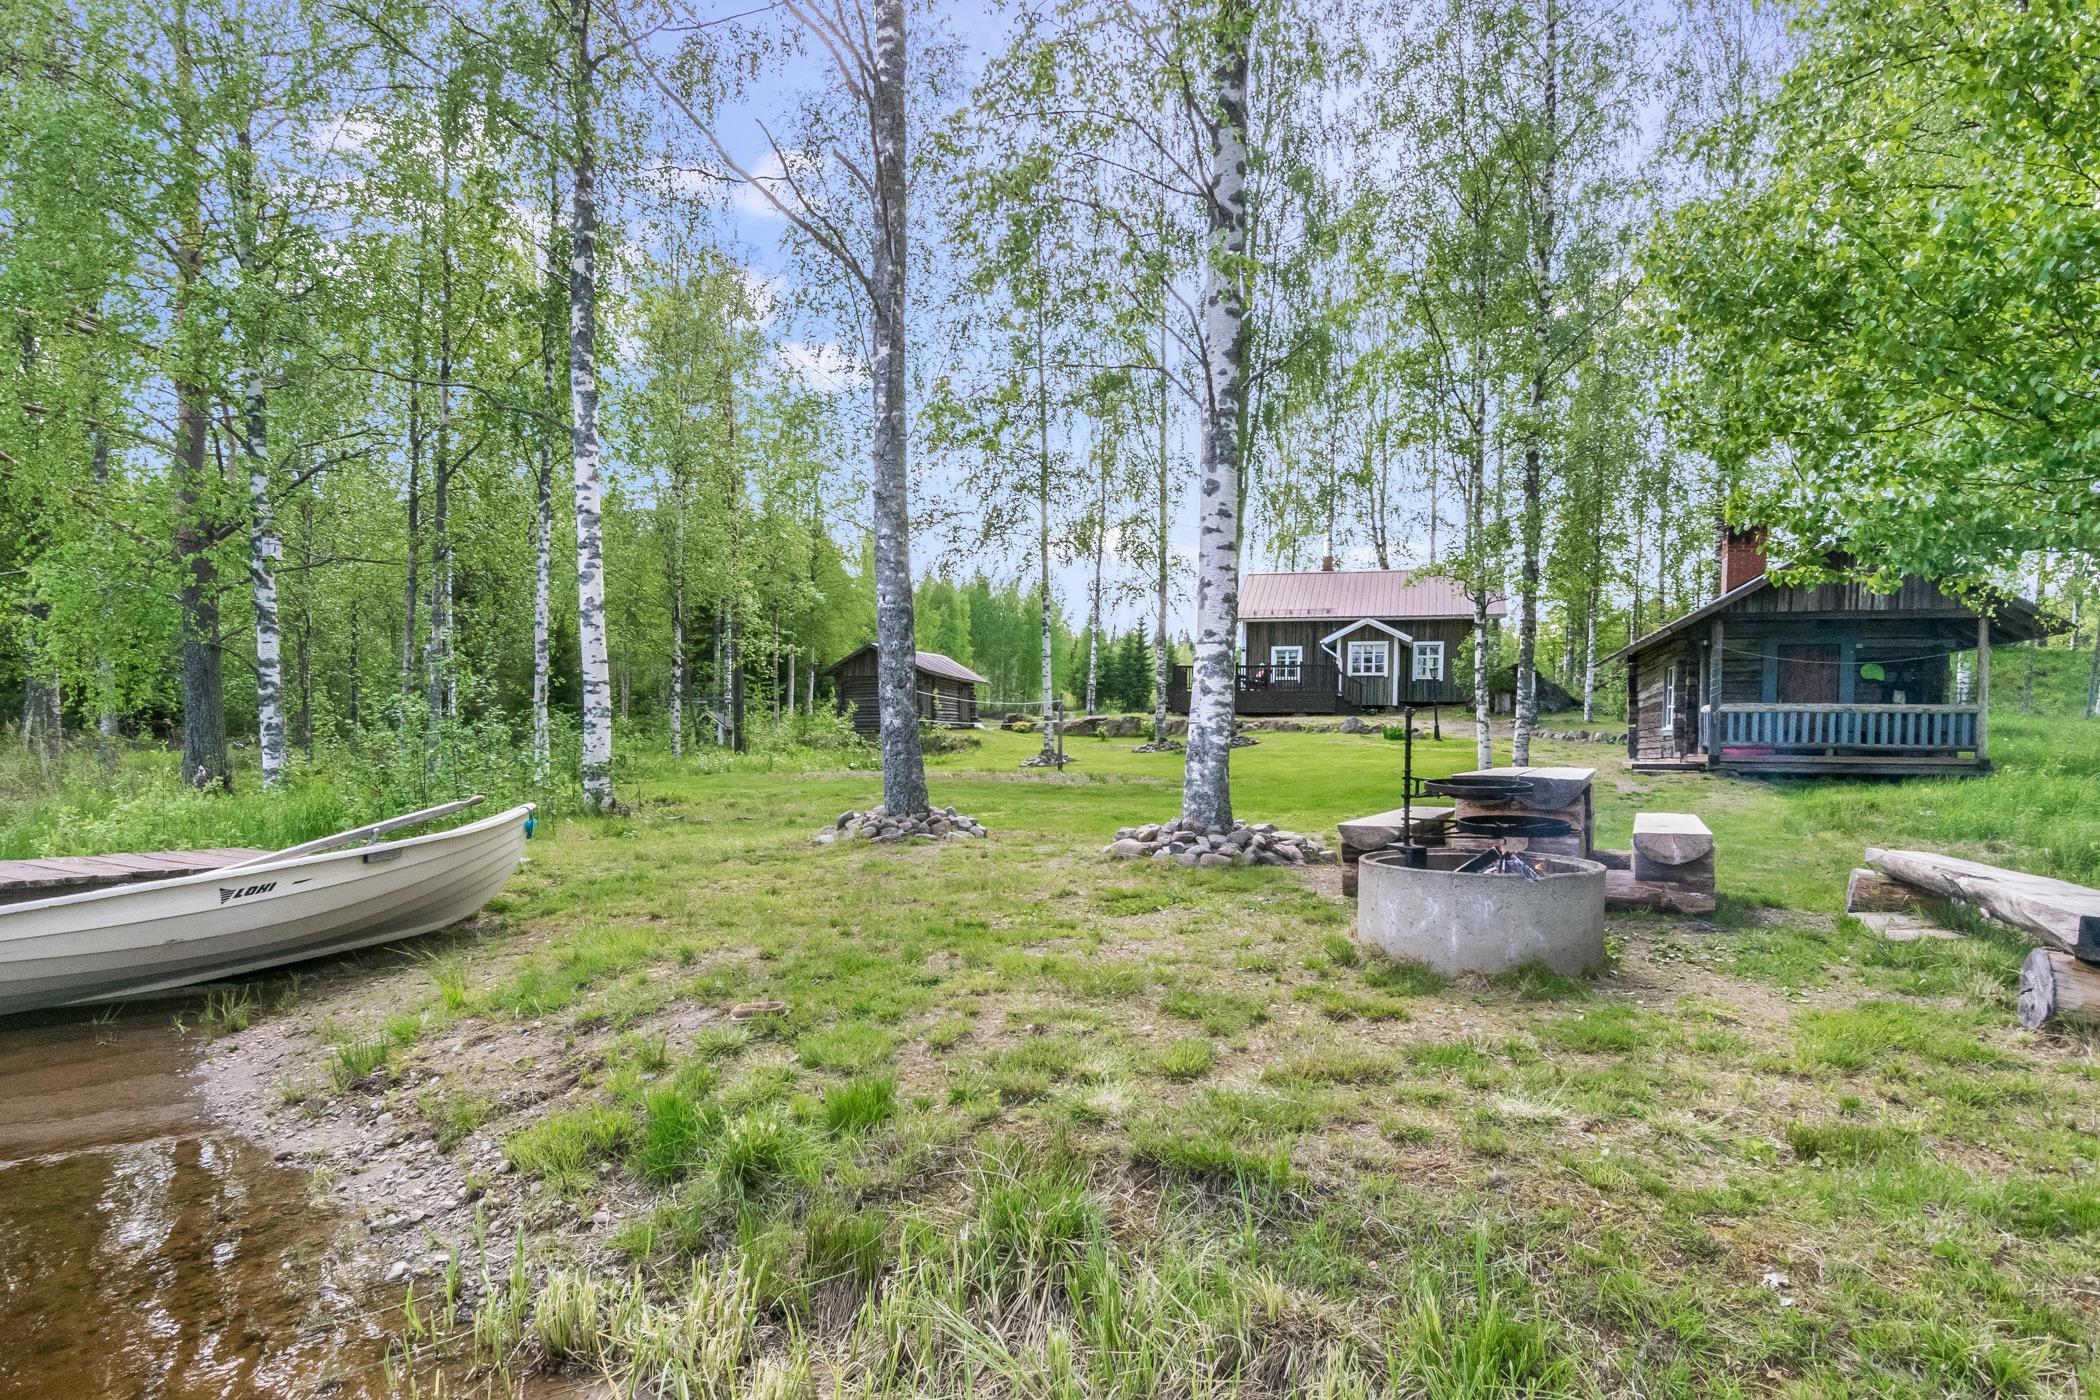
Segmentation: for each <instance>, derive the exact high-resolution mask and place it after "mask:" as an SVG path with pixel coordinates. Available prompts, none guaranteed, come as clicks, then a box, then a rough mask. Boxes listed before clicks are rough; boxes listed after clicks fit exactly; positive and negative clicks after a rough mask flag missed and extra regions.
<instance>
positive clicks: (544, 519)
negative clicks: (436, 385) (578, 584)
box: [532, 161, 562, 783]
mask: <svg viewBox="0 0 2100 1400" xmlns="http://www.w3.org/2000/svg"><path fill="white" fill-rule="evenodd" d="M557 171H558V167H557V166H556V165H555V164H554V163H552V162H551V161H550V162H549V164H548V166H547V258H546V267H545V270H544V277H545V285H544V286H543V287H542V288H541V295H542V296H543V297H544V298H545V303H544V309H543V310H542V313H541V316H540V394H541V397H542V400H543V402H544V403H545V406H546V411H547V416H548V421H547V423H546V424H545V425H543V426H542V429H541V431H540V467H539V479H538V481H537V482H536V483H535V485H536V486H537V488H538V499H537V501H536V502H535V504H534V508H533V515H532V555H533V558H532V780H533V782H534V783H544V782H546V781H547V778H548V776H549V773H550V772H551V766H552V763H553V733H552V725H551V723H550V716H549V714H548V691H549V688H550V685H551V682H552V677H553V672H554V651H553V627H552V623H553V612H554V606H553V605H554V431H555V428H554V425H555V423H556V422H558V421H559V413H560V400H559V399H558V397H557V392H558V391H557V390H556V388H555V383H554V341H555V337H556V336H557V335H558V334H559V333H560V332H559V330H558V329H557V327H558V324H559V323H558V321H557V319H556V310H555V309H556V307H557V306H558V305H559V301H558V300H557V298H558V297H559V295H560V293H559V288H560V286H561V261H560V258H561V254H560V248H561V239H560V231H561V203H562V201H561V181H560V177H559V175H558V173H557Z"/></svg>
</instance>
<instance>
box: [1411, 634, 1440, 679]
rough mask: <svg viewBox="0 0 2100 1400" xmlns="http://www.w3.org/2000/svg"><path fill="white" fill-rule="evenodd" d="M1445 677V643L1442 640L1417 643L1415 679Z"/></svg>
mask: <svg viewBox="0 0 2100 1400" xmlns="http://www.w3.org/2000/svg"><path fill="white" fill-rule="evenodd" d="M1443 678H1444V644H1443V643H1442V642H1416V643H1415V679H1416V680H1418V681H1440V680H1442V679H1443Z"/></svg>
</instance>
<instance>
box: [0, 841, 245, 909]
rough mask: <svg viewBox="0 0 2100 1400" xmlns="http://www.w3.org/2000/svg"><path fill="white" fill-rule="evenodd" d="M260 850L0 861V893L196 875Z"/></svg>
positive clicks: (43, 891) (242, 848)
mask: <svg viewBox="0 0 2100 1400" xmlns="http://www.w3.org/2000/svg"><path fill="white" fill-rule="evenodd" d="M262 854H264V852H263V851H261V850H258V849H256V848H254V847H250V846H220V847H215V848H213V849H211V850H204V851H120V852H116V853H114V854H111V855H102V856H45V857H42V858H41V859H37V860H0V897H5V896H8V895H13V896H15V897H16V898H22V897H25V896H28V897H41V895H42V894H46V893H53V892H56V891H60V890H72V889H96V888H99V887H101V886H103V885H123V884H129V883H132V882H133V881H137V880H163V879H169V878H172V877H174V876H178V875H197V874H201V873H203V872H205V871H207V870H219V869H223V868H224V867H226V866H229V865H233V864H236V863H237V862H240V861H244V860H252V859H253V858H254V857H256V856H259V855H262Z"/></svg>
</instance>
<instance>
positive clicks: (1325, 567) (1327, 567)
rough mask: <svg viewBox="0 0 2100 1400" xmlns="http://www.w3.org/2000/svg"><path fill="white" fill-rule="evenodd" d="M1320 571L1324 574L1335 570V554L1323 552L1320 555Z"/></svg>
mask: <svg viewBox="0 0 2100 1400" xmlns="http://www.w3.org/2000/svg"><path fill="white" fill-rule="evenodd" d="M1320 572H1321V573H1323V574H1331V573H1333V572H1334V556H1333V555H1332V554H1323V555H1321V556H1320Z"/></svg>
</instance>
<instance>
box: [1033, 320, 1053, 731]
mask: <svg viewBox="0 0 2100 1400" xmlns="http://www.w3.org/2000/svg"><path fill="white" fill-rule="evenodd" d="M1035 452H1036V456H1035V466H1036V482H1035V560H1036V579H1035V589H1036V603H1037V612H1038V614H1039V620H1040V622H1041V632H1042V638H1041V640H1042V648H1041V650H1042V669H1043V753H1044V755H1045V756H1048V755H1049V754H1051V753H1052V752H1054V751H1055V750H1056V747H1057V741H1056V739H1055V737H1054V736H1053V735H1052V733H1051V728H1052V726H1051V723H1050V714H1051V710H1052V707H1053V706H1054V705H1055V704H1056V700H1057V694H1056V690H1057V682H1056V678H1055V676H1054V674H1053V663H1054V661H1055V657H1054V655H1053V652H1054V650H1055V644H1054V642H1053V639H1052V635H1051V621H1050V391H1049V386H1048V383H1047V382H1046V380H1045V379H1044V367H1043V308H1042V307H1041V306H1037V307H1036V311H1035Z"/></svg>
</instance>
